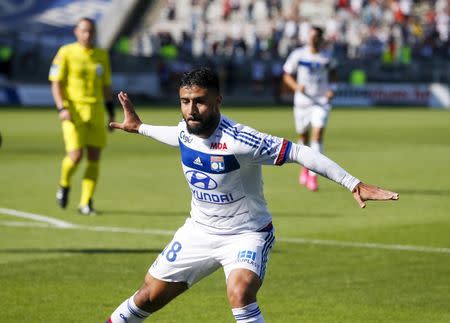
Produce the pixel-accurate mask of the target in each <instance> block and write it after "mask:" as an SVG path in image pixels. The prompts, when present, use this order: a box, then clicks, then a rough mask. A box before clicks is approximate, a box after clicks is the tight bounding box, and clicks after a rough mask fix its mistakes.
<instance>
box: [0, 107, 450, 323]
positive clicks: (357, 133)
mask: <svg viewBox="0 0 450 323" xmlns="http://www.w3.org/2000/svg"><path fill="white" fill-rule="evenodd" d="M138 111H139V112H140V113H141V116H142V119H143V120H144V121H146V122H147V123H152V124H168V125H175V124H176V123H177V122H178V121H179V120H180V113H179V110H178V108H176V107H173V108H156V107H147V108H145V109H144V108H142V107H141V108H140V109H139V110H138ZM223 113H224V114H226V115H228V116H229V117H231V118H233V119H235V120H238V121H240V122H242V123H245V124H248V125H250V126H253V127H254V128H256V129H258V130H260V131H264V132H268V133H271V134H274V135H278V136H282V137H286V138H288V139H291V140H295V134H294V130H293V122H292V112H291V109H290V108H286V107H284V108H283V107H282V108H280V107H272V108H267V107H266V108H262V109H257V108H239V107H232V108H230V107H226V106H225V107H224V109H223ZM118 118H121V114H119V115H118ZM0 132H1V134H2V137H3V144H2V147H1V148H0V208H2V209H3V210H2V211H1V212H0V308H1V314H0V321H1V322H83V323H86V322H104V321H105V320H106V319H107V317H108V316H109V314H110V313H111V312H112V311H113V310H114V309H115V308H116V306H117V305H118V304H120V303H121V302H122V301H123V300H124V299H125V298H127V297H129V296H130V295H131V294H132V293H134V292H135V290H136V289H137V288H138V287H139V286H140V284H141V283H142V279H143V277H144V275H145V273H146V271H147V269H148V267H149V266H150V264H151V263H152V262H153V260H154V258H155V257H156V256H157V254H158V253H159V252H160V251H161V250H162V248H163V247H164V246H165V244H166V243H167V242H168V241H169V240H170V238H171V235H170V233H167V232H166V231H158V232H155V231H151V230H175V229H176V228H177V227H179V226H180V225H181V224H182V223H183V222H184V219H185V218H186V216H187V215H188V211H189V201H190V194H189V190H188V187H187V185H186V183H185V180H184V178H183V174H182V172H181V166H180V160H179V155H178V151H177V149H175V148H172V147H169V146H164V145H162V144H159V143H156V142H153V141H152V140H151V139H148V138H144V137H141V136H138V135H131V134H126V133H122V132H118V131H116V132H114V133H112V134H111V135H110V136H109V146H108V147H107V149H106V150H105V151H104V155H103V161H102V165H101V179H100V183H99V186H98V189H97V193H96V196H95V205H96V207H97V209H98V210H99V211H101V212H102V214H101V215H99V216H96V217H81V216H79V215H77V213H76V207H77V203H78V200H79V195H80V188H79V183H80V179H81V176H82V168H83V166H84V165H81V167H80V168H81V169H78V171H77V173H76V175H75V177H74V180H73V182H74V184H73V189H72V192H71V200H70V204H69V207H68V209H67V210H65V211H63V210H60V209H58V208H57V206H56V203H55V201H54V194H55V191H56V185H57V179H58V175H59V165H60V161H61V158H62V156H63V145H62V136H61V133H60V126H59V122H58V118H57V115H56V113H55V112H54V111H53V110H49V109H28V108H17V109H12V108H5V107H0ZM325 153H326V155H328V156H329V157H331V158H332V159H334V160H335V161H337V162H338V163H339V164H340V165H341V166H343V167H344V168H345V169H347V170H348V171H349V172H350V173H352V174H353V175H355V176H357V177H359V178H360V179H362V180H363V181H366V182H368V183H372V184H376V185H379V186H382V187H385V188H389V189H392V190H395V191H398V192H399V193H400V200H399V201H397V202H389V203H381V202H372V203H370V202H369V203H368V207H367V209H364V210H361V209H359V207H358V205H357V204H356V202H355V201H354V200H353V198H352V196H351V194H350V193H349V192H348V191H346V190H345V189H344V188H342V187H340V186H338V185H336V184H334V183H332V182H329V181H327V180H325V179H320V191H319V192H317V193H311V192H309V191H307V190H306V189H304V188H302V187H300V186H299V185H298V184H297V176H298V169H299V168H298V167H297V166H296V165H285V166H283V167H281V168H279V167H265V168H264V179H265V193H266V198H267V201H268V204H269V208H270V209H271V211H272V214H273V220H274V225H275V227H276V233H277V239H278V241H277V242H276V245H275V247H274V249H273V251H272V253H271V258H270V261H269V265H268V271H267V275H266V280H265V282H264V285H263V287H262V289H261V291H260V293H259V298H258V302H259V304H260V307H261V309H262V311H263V314H264V316H265V319H266V321H267V322H282V323H284V322H293V323H294V322H450V249H449V248H450V175H449V172H450V113H449V112H448V111H433V110H426V109H406V108H402V109H362V110H359V109H335V110H334V111H333V112H332V114H331V117H330V123H329V127H328V129H327V133H326V138H325ZM5 209H7V210H6V211H5ZM8 210H9V211H8ZM10 210H18V211H21V212H29V213H33V214H39V215H44V216H47V217H51V218H54V219H58V220H63V221H66V222H70V223H73V224H77V225H79V226H77V227H76V228H73V229H63V228H60V227H56V226H52V225H47V224H46V223H45V222H42V221H38V220H31V219H27V218H21V217H17V216H12V215H11V214H9V213H11V211H10ZM7 213H8V214H7ZM104 227H106V229H105V230H104V231H101V228H104ZM111 227H115V228H119V229H118V230H119V231H118V232H111V230H110V231H108V228H111ZM127 228H131V229H132V230H129V232H124V231H126V230H125V229H127ZM95 230H97V231H95ZM99 230H100V231H99ZM145 230H147V231H145ZM301 239H304V240H301ZM314 242H315V243H314ZM339 242H345V243H349V244H340V243H339ZM357 243H360V244H359V245H358V244H357ZM368 243H371V244H372V245H369V244H368ZM402 246H415V247H416V248H415V249H414V250H403V249H402V248H403V247H402ZM422 247H426V248H428V249H426V248H422ZM396 248H397V249H396ZM148 321H149V322H153V321H154V322H233V316H232V314H231V310H230V309H229V305H228V301H227V298H226V293H225V281H224V275H223V272H222V271H221V270H219V271H217V272H216V273H214V274H213V275H211V276H210V277H208V278H206V279H204V280H203V281H201V282H200V283H198V284H197V285H195V286H194V287H193V288H192V289H191V290H189V291H187V292H186V293H185V294H183V295H181V296H180V297H179V298H177V299H176V300H175V301H174V302H173V303H171V304H169V305H168V306H167V307H166V308H164V309H162V310H161V311H159V312H157V313H155V314H153V315H152V317H151V318H150V319H149V320H148Z"/></svg>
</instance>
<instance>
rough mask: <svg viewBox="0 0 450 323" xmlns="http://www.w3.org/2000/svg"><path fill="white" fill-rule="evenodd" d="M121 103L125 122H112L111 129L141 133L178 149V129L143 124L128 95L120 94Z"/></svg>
mask: <svg viewBox="0 0 450 323" xmlns="http://www.w3.org/2000/svg"><path fill="white" fill-rule="evenodd" d="M118 97H119V101H120V104H121V105H122V108H123V114H124V120H123V122H122V123H119V122H111V123H110V124H109V126H110V127H111V128H116V129H122V130H124V131H127V132H132V133H139V134H141V135H144V136H146V137H150V138H153V139H155V140H158V141H160V142H162V143H164V144H167V145H170V146H174V147H177V146H178V132H177V127H167V126H152V125H148V124H144V123H142V121H141V119H140V118H139V116H138V115H137V113H136V111H135V110H134V106H133V103H132V102H131V100H130V99H129V98H128V94H126V93H124V92H122V91H121V92H120V93H119V95H118Z"/></svg>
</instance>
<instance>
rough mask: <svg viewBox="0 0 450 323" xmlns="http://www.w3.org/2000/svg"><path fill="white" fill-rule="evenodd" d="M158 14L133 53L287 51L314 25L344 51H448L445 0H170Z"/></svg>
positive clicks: (394, 54) (371, 54)
mask: <svg viewBox="0 0 450 323" xmlns="http://www.w3.org/2000/svg"><path fill="white" fill-rule="evenodd" d="M161 12H162V14H161V16H160V17H159V19H156V22H151V25H147V27H148V29H146V28H143V29H142V30H141V31H140V33H138V34H137V35H136V37H134V41H133V44H132V52H133V53H134V54H135V55H143V56H151V55H155V54H157V53H161V51H162V52H165V53H163V54H164V55H166V54H168V55H178V54H179V55H183V56H185V57H186V56H188V57H190V56H194V57H195V56H204V55H206V56H216V55H223V56H236V57H240V56H250V57H257V56H258V55H261V54H264V53H266V52H269V53H270V55H272V56H275V57H277V56H278V57H286V55H287V53H288V52H289V51H290V50H292V49H293V48H294V47H296V46H298V45H301V44H304V43H305V39H306V36H307V33H308V29H309V28H310V26H311V25H312V24H318V25H321V26H322V27H323V28H324V29H325V34H326V39H327V41H328V42H329V44H330V45H333V46H334V47H335V52H336V55H339V56H342V57H348V58H369V59H373V58H375V57H377V58H383V55H385V56H389V55H390V56H391V57H385V59H391V60H393V61H402V60H405V59H406V60H408V59H411V58H414V59H415V58H418V59H420V58H425V59H426V58H430V57H431V56H440V57H447V58H448V56H449V55H450V53H449V26H450V21H449V13H450V5H449V1H448V0H418V1H413V0H321V1H317V0H316V1H314V0H312V1H306V0H304V1H301V0H177V1H176V0H166V4H165V6H164V9H163V10H162V11H161ZM167 45H169V46H167ZM168 47H169V48H170V49H168Z"/></svg>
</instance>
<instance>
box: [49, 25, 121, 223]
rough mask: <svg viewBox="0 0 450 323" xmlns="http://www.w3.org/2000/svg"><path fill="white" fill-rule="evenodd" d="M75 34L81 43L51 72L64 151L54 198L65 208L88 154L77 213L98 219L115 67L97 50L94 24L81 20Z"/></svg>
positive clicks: (65, 50) (62, 54)
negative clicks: (99, 185)
mask: <svg viewBox="0 0 450 323" xmlns="http://www.w3.org/2000/svg"><path fill="white" fill-rule="evenodd" d="M74 34H75V37H76V39H77V41H76V42H75V43H72V44H68V45H65V46H62V47H61V48H60V49H59V50H58V53H57V54H56V56H55V58H54V59H53V63H52V66H51V68H50V73H49V80H50V81H51V83H52V94H53V99H54V101H55V104H56V108H57V109H58V111H57V112H58V115H59V119H60V120H61V123H62V131H63V136H64V144H65V148H66V156H65V157H64V159H63V161H62V165H61V177H60V181H59V189H58V191H57V193H56V199H57V202H58V204H59V206H60V207H61V208H65V207H66V206H67V202H68V195H69V191H70V185H71V177H72V175H73V173H74V172H75V170H76V168H77V165H78V164H79V163H80V161H81V159H82V157H83V154H84V153H87V167H86V170H85V172H84V176H83V181H82V184H81V199H80V204H79V208H78V210H79V212H80V213H81V214H83V215H94V214H95V210H94V208H93V204H92V196H93V194H94V190H95V186H96V183H97V179H98V174H99V161H100V153H101V150H102V149H103V148H104V147H105V145H106V132H107V131H106V129H107V128H106V121H105V112H104V109H105V107H106V109H107V112H108V115H109V122H111V121H114V104H113V96H112V91H111V67H110V62H109V57H108V53H107V52H106V51H105V50H103V49H100V48H96V47H95V45H94V42H95V23H94V21H93V20H92V19H90V18H82V19H80V20H79V21H78V23H77V25H76V26H75V29H74Z"/></svg>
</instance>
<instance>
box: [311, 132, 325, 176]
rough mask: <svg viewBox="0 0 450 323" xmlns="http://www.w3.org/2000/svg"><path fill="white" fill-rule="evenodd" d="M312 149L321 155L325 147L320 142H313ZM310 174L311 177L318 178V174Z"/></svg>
mask: <svg viewBox="0 0 450 323" xmlns="http://www.w3.org/2000/svg"><path fill="white" fill-rule="evenodd" d="M310 147H311V149H312V150H315V151H317V152H319V153H322V152H323V145H322V143H321V142H320V141H317V140H312V141H311V143H310ZM308 174H309V176H317V174H316V173H314V172H313V171H311V170H310V171H309V173H308Z"/></svg>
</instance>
